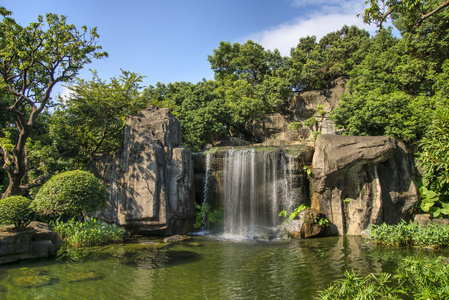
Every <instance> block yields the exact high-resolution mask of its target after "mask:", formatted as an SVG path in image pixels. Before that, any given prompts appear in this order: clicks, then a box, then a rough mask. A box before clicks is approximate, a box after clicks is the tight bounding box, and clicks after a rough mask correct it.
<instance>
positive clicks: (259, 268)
mask: <svg viewBox="0 0 449 300" xmlns="http://www.w3.org/2000/svg"><path fill="white" fill-rule="evenodd" d="M418 254H421V255H423V254H424V255H438V254H446V253H436V252H434V253H433V252H422V251H416V250H413V249H400V248H382V247H376V246H372V245H367V244H365V243H364V241H363V240H362V239H361V238H358V237H333V238H321V239H310V240H288V241H277V242H250V241H246V242H232V241H216V240H208V239H204V238H202V239H200V238H198V239H194V240H193V241H192V242H187V243H180V244H176V245H174V246H172V247H170V248H165V249H157V248H155V247H154V246H153V245H151V244H149V245H142V244H138V243H133V244H128V245H111V246H105V247H98V248H90V249H88V250H87V249H85V250H80V251H78V252H77V253H65V254H64V255H61V256H60V257H59V259H58V260H56V261H54V260H53V261H52V260H40V261H35V262H29V263H20V264H12V265H8V266H2V267H0V299H35V298H40V299H89V298H90V299H264V298H265V299H273V298H282V299H311V298H313V296H314V295H316V292H317V291H318V290H322V289H324V288H325V287H327V286H328V284H329V283H330V282H332V281H334V280H336V279H338V278H341V277H342V276H343V273H344V271H345V270H351V269H354V270H356V271H358V272H359V273H361V274H362V275H366V274H368V273H370V272H374V273H378V272H380V271H387V272H391V271H392V270H393V268H394V267H395V265H396V264H397V263H398V262H399V260H400V259H401V257H404V256H406V255H418ZM27 285H28V286H27Z"/></svg>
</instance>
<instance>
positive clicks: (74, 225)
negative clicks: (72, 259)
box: [51, 218, 125, 247]
mask: <svg viewBox="0 0 449 300" xmlns="http://www.w3.org/2000/svg"><path fill="white" fill-rule="evenodd" d="M51 227H52V229H53V230H54V231H55V232H56V233H57V234H58V235H59V236H60V237H61V239H62V240H64V241H66V242H67V243H69V244H70V245H71V246H72V247H84V246H99V245H104V244H108V243H117V242H121V241H122V240H123V236H124V235H125V230H124V229H123V228H120V227H118V226H115V225H108V224H106V223H104V222H101V221H97V220H96V219H93V218H92V219H89V220H88V221H86V222H82V221H75V220H70V221H68V222H65V223H64V222H59V221H56V222H55V223H53V224H52V225H51Z"/></svg>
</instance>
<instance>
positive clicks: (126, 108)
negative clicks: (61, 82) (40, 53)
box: [49, 70, 148, 168]
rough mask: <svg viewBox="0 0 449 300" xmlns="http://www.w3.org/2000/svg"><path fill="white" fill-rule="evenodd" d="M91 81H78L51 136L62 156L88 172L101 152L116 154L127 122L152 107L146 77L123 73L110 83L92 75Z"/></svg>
mask: <svg viewBox="0 0 449 300" xmlns="http://www.w3.org/2000/svg"><path fill="white" fill-rule="evenodd" d="M92 73H93V77H92V79H91V80H84V79H80V78H78V79H76V80H75V82H74V83H73V84H71V85H69V86H68V89H69V91H70V93H69V96H68V97H66V98H61V97H60V98H59V105H58V107H57V109H56V110H55V112H54V113H53V116H52V118H51V121H50V126H49V128H50V132H51V135H52V138H53V141H55V144H56V146H57V148H58V152H59V153H64V154H65V155H66V156H70V157H74V159H75V161H76V165H77V167H78V168H84V167H85V166H86V165H87V164H88V163H89V162H90V160H91V158H92V157H93V155H94V154H95V153H97V152H111V151H116V150H117V149H118V148H120V146H121V145H122V142H123V137H124V132H123V128H124V126H125V118H126V117H127V116H129V115H133V114H136V113H138V112H139V111H141V110H142V109H144V108H145V107H147V106H148V100H147V99H146V98H145V97H144V96H143V95H142V93H141V91H140V89H141V86H140V83H141V82H142V79H143V76H141V75H138V74H136V73H133V72H129V71H124V70H122V75H121V76H119V77H118V78H116V77H113V78H111V79H110V81H109V82H106V81H104V80H101V79H100V78H99V77H98V74H97V72H96V71H92Z"/></svg>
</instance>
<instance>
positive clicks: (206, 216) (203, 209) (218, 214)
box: [193, 202, 223, 228]
mask: <svg viewBox="0 0 449 300" xmlns="http://www.w3.org/2000/svg"><path fill="white" fill-rule="evenodd" d="M195 208H196V214H195V224H194V225H193V227H194V228H200V227H201V226H203V225H206V224H208V223H209V222H211V223H215V222H217V221H218V220H220V219H221V218H223V209H222V208H221V207H219V208H218V209H212V208H211V206H210V204H209V203H207V202H203V204H201V205H199V204H196V203H195Z"/></svg>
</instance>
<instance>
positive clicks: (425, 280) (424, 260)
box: [316, 257, 449, 300]
mask: <svg viewBox="0 0 449 300" xmlns="http://www.w3.org/2000/svg"><path fill="white" fill-rule="evenodd" d="M344 276H345V277H344V278H343V279H341V280H339V281H338V282H336V283H334V284H332V285H331V286H330V287H329V288H327V289H326V290H324V291H321V292H319V293H318V297H317V298H316V299H332V300H334V299H335V300H338V299H373V300H374V299H404V298H405V299H448V297H449V289H448V284H449V279H448V278H449V266H448V265H447V264H446V263H445V262H443V258H442V257H440V258H436V259H435V258H432V257H419V258H412V257H409V258H405V259H403V260H402V262H401V263H400V264H399V266H398V267H397V268H396V270H395V272H394V274H389V273H383V272H381V273H379V274H378V275H375V274H369V275H368V276H365V277H361V276H360V275H358V274H357V273H356V272H354V271H352V272H348V271H346V272H345V275H344Z"/></svg>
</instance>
